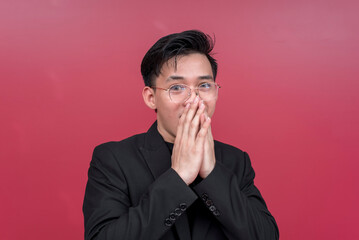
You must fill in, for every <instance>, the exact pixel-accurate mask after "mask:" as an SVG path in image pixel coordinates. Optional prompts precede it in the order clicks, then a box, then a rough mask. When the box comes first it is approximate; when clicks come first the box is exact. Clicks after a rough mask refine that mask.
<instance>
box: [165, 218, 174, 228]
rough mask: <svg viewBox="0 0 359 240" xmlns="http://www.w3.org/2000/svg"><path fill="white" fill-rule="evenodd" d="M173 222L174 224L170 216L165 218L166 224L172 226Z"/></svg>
mask: <svg viewBox="0 0 359 240" xmlns="http://www.w3.org/2000/svg"><path fill="white" fill-rule="evenodd" d="M172 224H173V222H172V221H171V220H170V219H169V218H166V220H165V225H166V226H167V227H171V226H172Z"/></svg>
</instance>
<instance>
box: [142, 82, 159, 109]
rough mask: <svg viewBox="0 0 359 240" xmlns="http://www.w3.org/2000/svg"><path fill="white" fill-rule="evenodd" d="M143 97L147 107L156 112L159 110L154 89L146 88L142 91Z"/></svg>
mask: <svg viewBox="0 0 359 240" xmlns="http://www.w3.org/2000/svg"><path fill="white" fill-rule="evenodd" d="M142 97H143V101H144V102H145V103H146V105H147V106H148V107H149V108H151V109H154V110H156V108H157V106H156V96H155V92H154V90H153V88H150V87H149V86H145V87H144V88H143V90H142Z"/></svg>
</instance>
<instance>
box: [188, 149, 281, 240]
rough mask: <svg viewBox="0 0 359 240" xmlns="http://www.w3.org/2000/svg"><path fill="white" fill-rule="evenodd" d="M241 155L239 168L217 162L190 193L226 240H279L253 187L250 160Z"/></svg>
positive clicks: (276, 231) (244, 154) (260, 197)
mask: <svg viewBox="0 0 359 240" xmlns="http://www.w3.org/2000/svg"><path fill="white" fill-rule="evenodd" d="M240 153H241V155H242V156H240V157H239V158H240V159H237V162H240V164H237V165H233V166H230V167H231V168H229V166H228V165H227V166H226V165H225V162H218V161H217V162H216V165H215V168H214V169H213V171H212V172H211V173H210V174H209V175H208V176H207V178H205V179H203V180H202V181H201V182H200V183H199V184H197V185H196V186H195V187H194V188H193V189H194V191H195V192H196V193H197V194H198V196H199V197H200V198H201V199H202V201H203V203H204V204H205V206H206V207H207V208H208V210H209V211H210V212H212V214H213V215H214V216H215V217H216V218H217V220H218V221H219V222H220V224H221V228H222V230H223V232H224V233H225V235H226V236H227V237H228V238H229V239H258V240H264V239H267V240H274V239H279V232H278V227H277V224H276V222H275V220H274V218H273V217H272V215H271V214H270V212H269V211H268V209H267V206H266V204H265V202H264V200H263V198H262V196H261V194H260V192H259V190H258V189H257V188H256V186H255V185H254V182H253V180H254V177H255V173H254V170H253V168H252V166H251V163H250V159H249V156H248V154H247V153H245V152H242V151H240Z"/></svg>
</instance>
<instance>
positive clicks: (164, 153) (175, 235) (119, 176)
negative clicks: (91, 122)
mask: <svg viewBox="0 0 359 240" xmlns="http://www.w3.org/2000/svg"><path fill="white" fill-rule="evenodd" d="M215 155H216V165H215V168H214V169H213V171H212V172H211V173H210V175H208V177H207V178H205V179H203V180H202V181H200V182H199V183H198V184H196V185H195V186H193V187H190V186H187V185H186V184H185V182H184V181H183V180H182V179H181V178H180V177H179V175H178V174H177V173H176V172H175V171H174V170H173V169H172V168H171V167H170V166H171V156H170V151H169V149H168V147H167V146H166V143H165V142H164V140H163V138H162V136H161V135H160V134H159V132H158V131H157V123H156V122H155V123H154V124H153V125H152V126H151V128H150V129H149V130H148V132H147V133H143V134H138V135H135V136H132V137H130V138H127V139H125V140H123V141H120V142H109V143H105V144H102V145H99V146H97V147H96V148H95V150H94V153H93V159H92V161H91V164H90V168H89V171H88V182H87V186H86V193H85V198H84V204H83V213H84V218H85V239H88V240H90V239H101V240H102V239H118V240H119V239H135V240H139V239H146V240H148V239H181V240H189V239H196V240H199V239H278V228H277V225H276V222H275V220H274V218H273V217H272V215H271V214H270V212H269V211H268V209H267V207H266V204H265V202H264V200H263V198H262V196H261V194H260V192H259V191H258V189H257V188H256V187H255V185H254V183H253V179H254V175H255V174H254V171H253V169H252V167H251V163H250V160H249V157H248V155H247V153H245V152H242V151H241V150H239V149H237V148H235V147H232V146H230V145H227V144H224V143H221V142H218V141H215ZM187 211H191V218H192V219H191V222H192V231H190V227H189V222H188V217H187Z"/></svg>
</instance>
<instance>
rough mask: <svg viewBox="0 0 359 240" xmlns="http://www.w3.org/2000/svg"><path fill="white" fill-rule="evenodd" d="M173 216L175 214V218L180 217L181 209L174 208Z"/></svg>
mask: <svg viewBox="0 0 359 240" xmlns="http://www.w3.org/2000/svg"><path fill="white" fill-rule="evenodd" d="M175 214H176V216H178V217H179V216H181V215H182V211H181V209H179V208H175Z"/></svg>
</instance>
